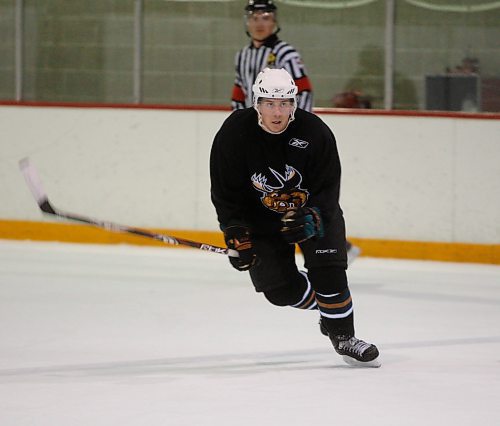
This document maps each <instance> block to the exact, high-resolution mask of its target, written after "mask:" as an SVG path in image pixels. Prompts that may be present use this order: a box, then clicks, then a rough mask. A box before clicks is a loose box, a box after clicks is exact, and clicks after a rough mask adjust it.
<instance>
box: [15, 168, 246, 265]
mask: <svg viewBox="0 0 500 426" xmlns="http://www.w3.org/2000/svg"><path fill="white" fill-rule="evenodd" d="M19 168H20V169H21V172H22V174H23V176H24V179H25V180H26V183H27V185H28V188H29V189H30V191H31V193H32V194H33V197H34V198H35V200H36V202H37V204H38V207H40V210H42V212H44V213H46V214H51V215H54V216H57V217H60V218H63V219H68V220H73V221H77V222H82V223H85V224H87V225H92V226H95V227H97V228H101V229H104V230H106V231H109V232H117V233H127V234H133V235H139V236H141V237H145V238H150V239H153V240H157V241H161V242H162V243H165V244H170V245H183V246H188V247H193V248H197V249H199V250H203V251H209V252H212V253H219V254H225V255H229V256H232V257H239V254H238V252H237V251H236V250H231V249H227V248H224V247H218V246H213V245H211V244H206V243H200V242H197V241H191V240H185V239H183V238H176V237H172V236H170V235H165V234H157V233H154V232H151V231H148V230H146V229H139V228H133V227H130V226H125V225H118V224H116V223H113V222H108V221H103V220H97V219H92V218H89V217H85V216H80V215H76V214H73V213H67V212H64V211H62V210H59V209H56V208H54V207H53V206H52V205H51V204H50V202H49V198H48V196H47V194H46V193H45V190H44V189H43V186H42V181H41V179H40V177H39V176H38V173H37V171H36V169H35V167H34V166H33V165H32V164H31V163H30V161H29V159H28V158H23V159H22V160H21V161H19Z"/></svg>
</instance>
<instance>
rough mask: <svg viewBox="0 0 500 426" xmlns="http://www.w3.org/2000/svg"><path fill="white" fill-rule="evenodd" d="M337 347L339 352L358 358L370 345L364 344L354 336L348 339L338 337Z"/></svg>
mask: <svg viewBox="0 0 500 426" xmlns="http://www.w3.org/2000/svg"><path fill="white" fill-rule="evenodd" d="M338 345H339V349H340V350H343V351H347V352H351V353H355V354H357V355H359V356H361V355H363V352H364V351H366V350H367V349H368V348H369V347H370V346H371V344H370V343H366V342H365V341H363V340H360V339H357V338H356V337H354V336H353V337H350V338H346V337H344V336H342V337H340V338H339V343H338Z"/></svg>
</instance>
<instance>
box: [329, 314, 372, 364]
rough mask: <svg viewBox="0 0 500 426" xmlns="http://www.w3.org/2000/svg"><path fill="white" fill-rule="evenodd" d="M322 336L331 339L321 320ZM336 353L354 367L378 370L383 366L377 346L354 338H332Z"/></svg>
mask: <svg viewBox="0 0 500 426" xmlns="http://www.w3.org/2000/svg"><path fill="white" fill-rule="evenodd" d="M319 328H320V331H321V334H323V335H324V336H328V337H330V335H329V333H328V330H327V328H326V327H325V325H324V324H323V322H322V321H321V319H320V320H319ZM330 340H331V341H332V343H333V347H334V348H335V351H336V352H337V353H338V354H339V355H341V356H342V358H343V360H344V362H345V363H346V364H349V365H351V366H354V367H374V368H378V367H380V366H381V365H382V364H381V363H380V360H379V358H378V356H379V352H378V349H377V347H376V346H375V345H372V344H371V343H366V342H365V341H363V340H360V339H357V338H356V337H354V336H332V337H330Z"/></svg>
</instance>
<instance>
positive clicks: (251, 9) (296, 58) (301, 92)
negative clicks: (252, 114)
mask: <svg viewBox="0 0 500 426" xmlns="http://www.w3.org/2000/svg"><path fill="white" fill-rule="evenodd" d="M276 13H277V8H276V5H275V4H274V3H273V1H272V0H249V1H248V4H247V5H246V7H245V20H246V29H247V34H248V35H249V36H250V38H251V42H250V44H249V45H247V46H245V47H244V48H243V49H241V50H240V51H239V52H238V53H237V54H236V58H235V65H236V79H235V82H234V87H233V94H232V100H231V105H232V108H233V109H242V108H247V107H251V106H252V85H253V83H254V81H255V78H256V77H257V75H258V74H259V72H261V71H262V70H263V69H264V68H266V67H269V68H285V69H286V70H287V71H288V72H289V73H290V74H291V75H292V76H293V78H294V81H295V84H296V86H297V87H298V94H297V103H298V107H299V108H302V109H305V110H306V111H311V110H312V107H313V97H312V87H311V83H310V81H309V78H308V77H307V74H306V70H305V68H304V64H303V63H302V59H301V57H300V55H299V53H298V52H297V51H296V50H295V48H294V47H293V46H291V45H289V44H288V43H286V42H284V41H283V40H280V39H279V38H278V36H277V33H278V31H279V27H278V22H277V19H276Z"/></svg>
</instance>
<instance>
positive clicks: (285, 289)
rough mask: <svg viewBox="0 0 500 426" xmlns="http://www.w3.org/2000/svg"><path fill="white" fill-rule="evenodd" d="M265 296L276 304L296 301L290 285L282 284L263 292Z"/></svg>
mask: <svg viewBox="0 0 500 426" xmlns="http://www.w3.org/2000/svg"><path fill="white" fill-rule="evenodd" d="M264 296H265V298H266V299H267V300H268V301H269V302H271V303H272V304H273V305H276V306H289V305H293V304H294V303H296V301H297V295H296V294H295V292H294V291H293V287H291V286H282V287H278V288H275V289H272V290H267V291H265V292H264Z"/></svg>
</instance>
